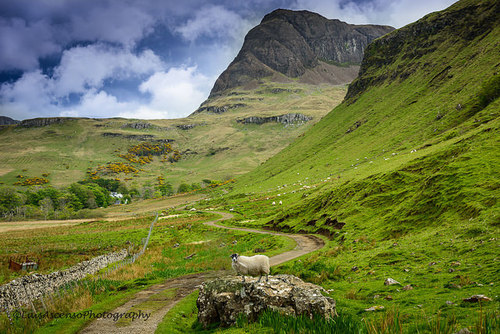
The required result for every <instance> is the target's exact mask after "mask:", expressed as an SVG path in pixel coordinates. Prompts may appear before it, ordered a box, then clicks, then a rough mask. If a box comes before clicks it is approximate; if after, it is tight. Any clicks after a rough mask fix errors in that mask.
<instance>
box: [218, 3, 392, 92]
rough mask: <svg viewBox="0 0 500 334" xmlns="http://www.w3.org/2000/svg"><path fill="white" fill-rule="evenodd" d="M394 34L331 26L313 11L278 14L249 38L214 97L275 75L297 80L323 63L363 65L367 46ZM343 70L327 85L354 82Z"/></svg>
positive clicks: (384, 28)
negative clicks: (382, 37)
mask: <svg viewBox="0 0 500 334" xmlns="http://www.w3.org/2000/svg"><path fill="white" fill-rule="evenodd" d="M392 30H394V28H392V27H389V26H379V25H353V24H347V23H345V22H341V21H339V20H329V19H326V18H325V17H323V16H321V15H319V14H316V13H313V12H309V11H292V10H285V9H277V10H275V11H273V12H272V13H269V14H268V15H266V16H265V17H264V19H263V20H262V22H261V23H260V24H259V25H257V26H256V27H254V28H253V29H252V30H250V31H249V32H248V34H247V35H246V37H245V42H244V43H243V46H242V48H241V50H240V52H239V53H238V55H237V56H236V58H235V59H234V60H233V62H232V63H231V64H230V65H229V67H228V68H227V69H226V70H225V71H224V72H223V73H222V74H221V75H220V76H219V78H218V79H217V81H216V82H215V85H214V87H213V89H212V91H211V92H210V96H211V97H214V96H216V95H219V94H220V93H222V92H223V91H225V90H227V89H230V88H234V87H237V86H242V85H245V84H247V83H248V82H250V81H252V80H253V79H261V78H264V77H268V76H272V75H273V74H278V76H281V75H284V76H286V77H289V78H299V77H301V76H302V75H304V74H305V73H306V72H307V69H312V68H316V67H317V66H318V65H320V63H331V64H335V65H341V66H348V65H354V64H359V63H361V60H362V59H363V53H364V50H365V48H366V46H367V45H368V44H369V43H370V42H371V41H372V40H374V39H375V38H378V37H380V36H382V35H384V34H386V33H388V32H390V31H392ZM341 66H336V68H335V69H330V70H331V71H332V73H331V75H330V76H329V77H328V80H327V79H326V78H325V80H326V81H325V82H330V83H333V84H342V83H346V82H350V81H351V80H352V79H354V78H355V77H356V74H357V71H353V73H352V74H350V75H347V77H345V78H344V75H343V74H341V73H343V71H341V68H340V67H341Z"/></svg>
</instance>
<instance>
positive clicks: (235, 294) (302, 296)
mask: <svg viewBox="0 0 500 334" xmlns="http://www.w3.org/2000/svg"><path fill="white" fill-rule="evenodd" d="M322 292H325V290H324V289H323V288H322V287H320V286H317V285H314V284H311V283H306V282H304V281H302V280H301V279H299V278H297V277H295V276H292V275H277V276H270V277H269V282H264V280H262V281H261V282H260V283H257V279H256V278H255V279H253V278H250V279H249V278H248V277H247V280H246V282H242V281H241V279H240V278H239V277H227V278H220V279H216V280H213V281H209V282H204V283H203V284H202V286H201V288H200V294H199V297H198V300H197V301H196V305H197V306H198V321H199V322H200V323H201V324H203V326H205V327H206V326H208V325H209V324H212V323H217V322H220V324H221V326H231V325H233V324H235V323H236V319H237V317H238V315H239V314H240V313H243V314H245V315H246V317H247V318H248V319H249V320H250V321H255V320H256V319H257V317H258V316H259V314H260V313H262V312H263V311H264V310H266V309H271V310H276V311H279V312H281V313H283V314H286V315H294V316H296V315H307V316H309V317H311V318H312V317H313V315H314V314H318V315H321V316H323V317H334V316H336V315H337V313H336V311H335V301H334V300H333V299H332V298H330V297H325V296H323V295H322Z"/></svg>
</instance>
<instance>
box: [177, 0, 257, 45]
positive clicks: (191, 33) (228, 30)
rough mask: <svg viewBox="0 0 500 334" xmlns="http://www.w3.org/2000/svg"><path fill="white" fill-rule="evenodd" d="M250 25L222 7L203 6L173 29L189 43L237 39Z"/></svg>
mask: <svg viewBox="0 0 500 334" xmlns="http://www.w3.org/2000/svg"><path fill="white" fill-rule="evenodd" d="M250 27H251V23H250V22H248V21H247V20H245V19H243V18H242V17H241V16H240V15H238V14H237V13H235V12H233V11H230V10H228V9H226V8H224V7H222V6H218V5H211V6H205V7H203V8H201V9H200V10H198V11H197V12H196V14H195V15H194V17H193V18H191V19H189V20H187V22H185V23H184V24H182V25H180V26H179V27H177V28H176V29H175V31H176V32H178V33H180V34H181V36H182V37H183V38H184V39H185V40H188V41H190V42H194V41H195V40H196V39H198V38H200V37H209V38H219V39H221V38H228V37H231V38H239V37H242V36H243V35H244V34H245V33H246V32H247V31H248V29H249V28H250Z"/></svg>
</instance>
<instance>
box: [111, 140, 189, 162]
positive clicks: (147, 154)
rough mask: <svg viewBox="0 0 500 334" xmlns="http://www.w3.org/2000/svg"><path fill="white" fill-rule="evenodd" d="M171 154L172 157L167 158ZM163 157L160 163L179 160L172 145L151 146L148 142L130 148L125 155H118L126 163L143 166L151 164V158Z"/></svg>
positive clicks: (178, 154) (179, 156) (179, 155)
mask: <svg viewBox="0 0 500 334" xmlns="http://www.w3.org/2000/svg"><path fill="white" fill-rule="evenodd" d="M170 152H173V155H172V157H170V159H169V158H168V156H167V154H168V153H170ZM161 155H163V157H162V159H161V162H166V161H170V162H175V161H178V160H179V159H180V158H181V154H180V152H179V151H177V150H175V151H174V150H173V149H172V145H170V144H169V143H159V144H153V143H149V142H144V143H140V144H138V145H134V146H131V147H130V148H129V149H128V153H126V154H118V156H119V157H120V158H123V159H125V160H127V161H128V162H131V163H135V164H141V165H145V164H148V163H151V162H153V156H161Z"/></svg>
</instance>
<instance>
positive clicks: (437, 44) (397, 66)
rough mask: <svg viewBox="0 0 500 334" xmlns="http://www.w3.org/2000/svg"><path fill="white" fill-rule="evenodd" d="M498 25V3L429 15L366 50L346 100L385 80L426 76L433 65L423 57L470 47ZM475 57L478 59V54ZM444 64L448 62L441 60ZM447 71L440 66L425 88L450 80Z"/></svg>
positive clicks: (460, 4)
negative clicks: (421, 74)
mask: <svg viewBox="0 0 500 334" xmlns="http://www.w3.org/2000/svg"><path fill="white" fill-rule="evenodd" d="M498 22H500V2H499V1H494V0H486V1H471V0H468V1H460V2H458V3H456V4H455V5H453V6H451V7H450V8H449V9H447V10H446V11H443V12H437V13H432V14H429V15H427V16H426V17H424V18H422V19H420V20H418V21H417V22H415V23H412V24H409V25H407V26H405V27H403V28H401V29H398V30H396V31H394V32H392V33H390V34H388V35H386V36H384V37H382V38H380V39H377V40H376V41H374V42H373V43H371V44H370V45H369V46H368V48H367V49H366V52H365V57H364V59H363V62H362V64H361V68H360V70H359V76H358V77H357V78H356V80H354V81H353V82H352V83H351V85H349V90H348V92H347V95H346V100H347V101H348V102H353V101H354V100H355V99H356V98H357V97H358V96H359V95H360V94H361V93H362V92H363V91H365V90H366V89H367V88H368V87H370V86H373V85H377V84H380V83H382V82H385V81H386V80H392V81H394V80H399V81H403V80H406V79H407V78H409V77H410V76H411V75H412V74H413V73H417V72H419V71H423V72H424V73H426V72H429V71H430V70H432V66H431V65H433V66H435V64H431V62H430V61H429V59H426V60H422V59H424V58H425V56H427V55H430V54H432V53H434V52H435V51H436V50H445V49H447V46H448V45H462V46H463V48H467V47H470V45H471V44H472V43H473V41H474V40H478V39H481V38H483V37H484V36H486V35H487V34H488V33H490V32H491V31H492V30H493V29H494V28H495V27H496V25H498ZM475 56H479V52H478V53H477V54H476V55H475ZM432 60H433V63H437V61H436V59H432ZM468 60H469V61H470V60H472V59H468ZM448 62H449V59H448V60H444V63H448ZM497 66H498V65H497ZM381 69H383V70H382V71H381ZM450 69H451V66H449V65H448V66H446V65H445V66H443V70H442V71H441V72H439V73H438V74H437V75H436V76H434V77H433V78H432V80H431V82H429V84H435V85H436V84H438V82H439V81H441V80H443V79H444V80H446V79H450V78H451V76H450V75H449V73H448V72H449V70H450Z"/></svg>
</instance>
